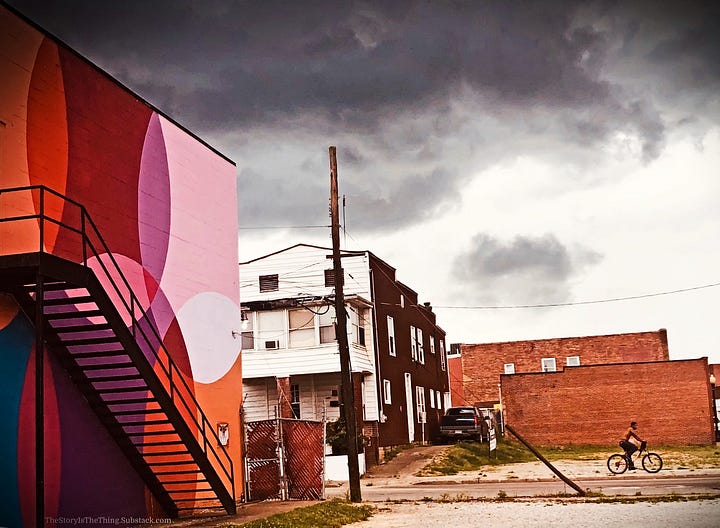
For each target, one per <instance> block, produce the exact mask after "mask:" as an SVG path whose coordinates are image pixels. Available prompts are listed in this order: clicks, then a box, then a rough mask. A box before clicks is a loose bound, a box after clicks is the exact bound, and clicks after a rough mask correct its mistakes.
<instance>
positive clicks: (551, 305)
mask: <svg viewBox="0 0 720 528" xmlns="http://www.w3.org/2000/svg"><path fill="white" fill-rule="evenodd" d="M716 286H720V282H716V283H713V284H704V285H702V286H693V287H690V288H681V289H679V290H671V291H664V292H656V293H646V294H643V295H629V296H627V297H613V298H610V299H595V300H592V301H573V302H565V303H546V304H512V305H504V306H442V305H436V306H435V308H442V309H457V310H517V309H521V308H557V307H561V306H582V305H586V304H601V303H611V302H621V301H631V300H636V299H647V298H650V297H660V296H662V295H674V294H676V293H684V292H689V291H696V290H703V289H706V288H714V287H716Z"/></svg>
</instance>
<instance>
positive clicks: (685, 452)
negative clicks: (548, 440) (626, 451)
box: [417, 439, 720, 477]
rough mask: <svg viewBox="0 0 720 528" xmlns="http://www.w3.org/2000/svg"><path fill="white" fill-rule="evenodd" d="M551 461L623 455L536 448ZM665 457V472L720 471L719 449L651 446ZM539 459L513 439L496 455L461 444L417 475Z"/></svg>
mask: <svg viewBox="0 0 720 528" xmlns="http://www.w3.org/2000/svg"><path fill="white" fill-rule="evenodd" d="M535 447H536V449H537V450H538V451H540V453H542V454H543V456H544V457H545V458H547V459H548V460H550V461H551V462H554V461H558V460H579V461H582V460H585V461H587V460H591V461H597V462H601V463H602V464H604V463H605V461H606V460H607V458H608V457H609V456H610V455H611V454H613V453H620V452H621V450H620V448H619V447H614V446H587V445H571V446H535ZM650 449H651V451H654V452H657V453H659V454H660V456H662V458H663V468H664V469H690V470H694V469H708V468H720V449H719V448H718V447H716V446H651V448H650ZM536 460H537V458H535V456H534V455H533V454H532V453H531V452H530V451H529V450H528V449H527V448H526V447H525V446H524V445H523V444H521V443H520V442H517V441H513V440H510V439H503V440H502V441H498V444H497V449H496V450H495V453H494V456H490V455H489V452H488V445H487V444H479V443H477V442H460V443H457V444H455V445H452V446H450V447H449V448H448V450H447V451H445V453H444V454H443V455H442V456H440V457H437V458H435V459H434V460H432V461H431V462H430V463H429V464H428V465H426V466H425V467H424V468H423V469H422V470H420V471H419V472H418V473H417V476H419V477H429V476H439V475H457V474H458V473H460V472H462V471H477V470H480V469H483V467H484V466H498V465H503V464H517V463H522V462H535V461H536Z"/></svg>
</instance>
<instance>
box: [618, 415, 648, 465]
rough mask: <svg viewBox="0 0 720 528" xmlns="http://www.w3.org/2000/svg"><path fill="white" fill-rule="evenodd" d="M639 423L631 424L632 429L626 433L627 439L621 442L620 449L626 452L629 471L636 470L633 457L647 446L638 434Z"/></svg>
mask: <svg viewBox="0 0 720 528" xmlns="http://www.w3.org/2000/svg"><path fill="white" fill-rule="evenodd" d="M636 430H637V422H630V427H629V428H628V430H627V433H625V437H624V438H623V439H622V440H620V447H622V448H623V450H624V451H625V458H626V459H627V462H628V469H629V470H634V469H636V468H635V465H634V464H633V460H632V455H633V453H634V452H635V451H637V450H638V449H643V448H644V447H645V445H646V442H645V440H643V439H641V438H640V437H639V436H638V435H637V433H636V432H635V431H636Z"/></svg>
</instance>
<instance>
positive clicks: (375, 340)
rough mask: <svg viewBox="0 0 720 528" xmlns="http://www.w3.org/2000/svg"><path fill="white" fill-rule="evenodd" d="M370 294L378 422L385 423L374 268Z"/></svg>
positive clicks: (371, 276) (371, 275)
mask: <svg viewBox="0 0 720 528" xmlns="http://www.w3.org/2000/svg"><path fill="white" fill-rule="evenodd" d="M369 264H370V260H369V259H368V267H369ZM370 294H371V295H372V305H373V326H374V332H373V347H374V348H375V371H376V372H377V376H376V379H375V388H376V390H377V395H378V406H379V408H380V414H379V416H378V422H380V423H385V422H384V421H383V419H382V418H383V416H385V408H384V407H383V404H384V395H383V393H382V391H383V386H382V373H381V372H380V345H379V343H378V322H377V307H376V306H377V305H376V299H375V276H374V274H373V269H372V268H370Z"/></svg>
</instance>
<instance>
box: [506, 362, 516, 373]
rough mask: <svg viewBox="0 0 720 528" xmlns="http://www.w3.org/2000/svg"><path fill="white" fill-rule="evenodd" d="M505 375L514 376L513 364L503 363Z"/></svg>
mask: <svg viewBox="0 0 720 528" xmlns="http://www.w3.org/2000/svg"><path fill="white" fill-rule="evenodd" d="M505 374H515V363H505Z"/></svg>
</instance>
